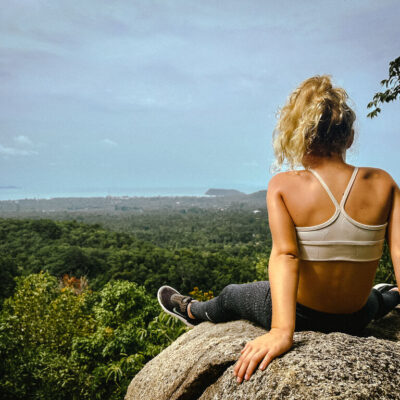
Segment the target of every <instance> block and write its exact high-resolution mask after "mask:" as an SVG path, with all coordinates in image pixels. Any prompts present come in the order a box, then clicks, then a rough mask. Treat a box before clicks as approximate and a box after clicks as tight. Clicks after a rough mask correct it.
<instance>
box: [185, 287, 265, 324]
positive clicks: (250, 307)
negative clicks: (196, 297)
mask: <svg viewBox="0 0 400 400" xmlns="http://www.w3.org/2000/svg"><path fill="white" fill-rule="evenodd" d="M190 312H191V313H192V314H193V316H194V317H196V318H197V319H202V320H206V321H211V322H214V323H217V322H227V321H232V320H237V319H247V320H249V321H251V322H254V323H256V324H258V325H260V326H262V327H264V328H265V329H270V327H271V313H272V305H271V293H270V287H269V282H268V281H259V282H252V283H244V284H231V285H228V286H225V288H224V289H223V290H222V291H221V293H220V294H219V295H218V296H217V297H215V298H213V299H211V300H208V301H204V302H191V303H190Z"/></svg>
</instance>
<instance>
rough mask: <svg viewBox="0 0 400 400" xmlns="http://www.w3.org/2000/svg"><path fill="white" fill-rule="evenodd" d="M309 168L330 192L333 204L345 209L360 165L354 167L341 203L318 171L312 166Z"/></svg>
mask: <svg viewBox="0 0 400 400" xmlns="http://www.w3.org/2000/svg"><path fill="white" fill-rule="evenodd" d="M309 170H310V171H311V172H312V173H313V174H314V176H315V177H316V178H317V179H318V180H319V182H320V183H321V185H322V187H323V188H324V189H325V191H326V192H327V193H328V195H329V197H330V198H331V200H332V202H333V204H334V205H335V207H336V208H340V209H343V207H344V205H345V204H346V200H347V197H348V196H349V193H350V190H351V188H352V186H353V183H354V181H355V179H356V175H357V172H358V167H355V168H354V171H353V174H352V175H351V178H350V180H349V183H348V184H347V187H346V190H345V192H344V194H343V197H342V200H341V201H340V204H339V203H338V202H337V200H336V198H335V196H334V195H333V194H332V192H331V190H330V189H329V187H328V185H327V184H326V183H325V182H324V180H323V179H322V178H321V176H320V174H319V173H318V172H317V171H314V170H313V169H311V168H309Z"/></svg>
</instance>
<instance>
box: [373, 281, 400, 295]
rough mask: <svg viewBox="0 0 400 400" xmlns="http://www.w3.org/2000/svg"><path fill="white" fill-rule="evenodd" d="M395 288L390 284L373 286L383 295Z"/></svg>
mask: <svg viewBox="0 0 400 400" xmlns="http://www.w3.org/2000/svg"><path fill="white" fill-rule="evenodd" d="M395 287H397V285H392V284H391V283H378V284H377V285H375V286H374V289H376V290H377V291H378V292H381V293H385V292H388V291H389V290H390V289H393V288H395Z"/></svg>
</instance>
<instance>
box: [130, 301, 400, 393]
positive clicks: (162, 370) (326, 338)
mask: <svg viewBox="0 0 400 400" xmlns="http://www.w3.org/2000/svg"><path fill="white" fill-rule="evenodd" d="M264 333H265V330H263V329H262V328H260V327H257V326H254V325H253V324H251V323H250V322H248V321H244V320H240V321H232V322H226V323H223V324H212V323H211V322H204V323H201V324H200V325H197V326H196V327H195V328H193V329H192V330H190V331H189V332H187V333H185V334H184V335H182V336H181V337H179V338H178V339H177V340H176V341H175V342H174V343H172V344H171V345H170V346H169V347H168V348H166V349H165V350H164V351H163V352H161V353H160V354H159V355H158V356H157V357H155V358H154V359H153V360H151V361H150V362H148V363H147V364H146V365H145V367H144V368H143V369H142V370H141V371H140V372H139V373H138V374H137V375H136V376H135V377H134V379H133V380H132V382H131V384H130V385H129V388H128V391H127V394H126V397H125V400H228V399H229V400H239V399H240V400H247V399H251V400H261V399H262V400H264V399H285V400H286V399H288V400H291V399H299V400H300V399H301V400H309V399H332V400H333V399H335V400H342V399H343V400H345V399H346V400H348V399H360V400H361V399H365V400H367V399H368V400H371V399H382V400H384V399H391V400H392V399H400V373H399V371H400V308H396V309H395V310H394V311H392V312H391V313H390V314H389V315H387V316H386V317H385V318H383V319H382V320H380V321H378V322H374V323H373V324H371V325H370V326H369V327H368V329H367V330H366V332H365V336H364V337H356V336H350V335H346V334H343V333H330V334H323V333H318V332H296V333H295V336H294V345H293V348H292V349H291V350H290V351H289V352H288V353H286V354H284V355H283V356H281V357H278V358H276V359H275V360H273V361H272V362H271V364H270V365H269V366H268V368H267V369H266V370H265V371H260V370H256V372H255V373H254V374H253V376H252V377H251V379H250V380H249V381H244V382H243V383H242V384H240V385H238V384H237V383H236V381H235V379H234V376H233V364H234V363H235V362H236V360H237V359H238V357H239V355H240V350H241V349H242V348H243V346H244V345H245V344H246V342H247V341H249V340H252V339H254V338H256V337H257V336H260V335H262V334H264ZM397 341H399V342H397Z"/></svg>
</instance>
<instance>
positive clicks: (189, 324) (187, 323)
mask: <svg viewBox="0 0 400 400" xmlns="http://www.w3.org/2000/svg"><path fill="white" fill-rule="evenodd" d="M164 288H168V289H172V290H174V291H176V290H175V289H174V288H172V287H171V286H167V285H164V286H161V287H160V289H158V291H157V300H158V303H159V304H160V306H161V308H162V309H163V311H165V312H166V313H167V314H169V315H172V316H173V317H175V318H178V319H180V320H181V321H182V322H183V323H184V324H185V325H186V326H188V327H189V328H194V326H195V325H193V324H191V323H190V322H189V321H188V320H187V319H185V318H183V317H181V316H180V315H179V314H176V313H174V312H173V311H170V310H168V308H166V307H164V305H163V304H162V302H161V291H162V289H164Z"/></svg>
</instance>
